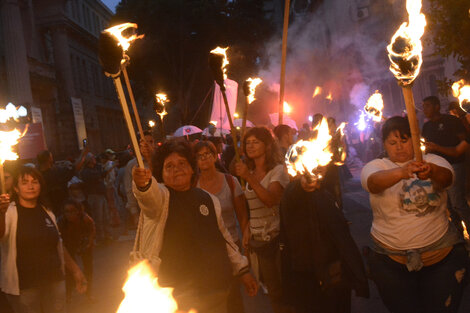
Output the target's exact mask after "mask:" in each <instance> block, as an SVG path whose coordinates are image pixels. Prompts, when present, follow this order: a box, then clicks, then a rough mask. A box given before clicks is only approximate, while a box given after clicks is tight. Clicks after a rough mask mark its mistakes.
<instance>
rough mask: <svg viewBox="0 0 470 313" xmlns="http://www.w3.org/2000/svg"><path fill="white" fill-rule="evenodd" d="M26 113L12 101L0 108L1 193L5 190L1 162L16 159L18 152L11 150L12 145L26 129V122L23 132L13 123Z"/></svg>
mask: <svg viewBox="0 0 470 313" xmlns="http://www.w3.org/2000/svg"><path fill="white" fill-rule="evenodd" d="M27 115H28V112H27V110H26V108H25V107H23V106H21V107H19V108H18V109H17V108H16V107H15V105H14V104H12V103H8V105H7V106H6V107H5V109H0V124H1V130H0V183H1V184H2V194H5V193H6V192H7V190H6V187H5V173H4V170H3V163H4V162H5V161H7V160H16V159H18V154H17V153H15V152H13V151H12V147H13V146H14V145H16V144H18V140H19V139H20V138H21V137H23V136H24V135H25V134H26V132H27V131H28V124H26V127H25V129H24V131H23V132H20V131H19V130H18V129H17V128H16V125H14V124H16V122H18V121H20V120H21V119H23V118H26V116H27ZM12 126H13V127H14V129H13V130H7V129H11V127H12Z"/></svg>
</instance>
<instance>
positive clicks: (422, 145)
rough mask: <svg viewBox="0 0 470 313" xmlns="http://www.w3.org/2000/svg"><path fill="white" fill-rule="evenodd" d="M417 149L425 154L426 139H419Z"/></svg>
mask: <svg viewBox="0 0 470 313" xmlns="http://www.w3.org/2000/svg"><path fill="white" fill-rule="evenodd" d="M419 148H420V149H421V151H422V152H423V153H426V139H424V138H423V137H421V138H420V139H419Z"/></svg>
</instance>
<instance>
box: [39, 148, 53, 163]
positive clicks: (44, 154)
mask: <svg viewBox="0 0 470 313" xmlns="http://www.w3.org/2000/svg"><path fill="white" fill-rule="evenodd" d="M51 155H52V153H51V152H50V151H49V150H43V151H41V152H39V153H38V155H37V156H36V159H37V160H38V164H44V163H46V162H48V161H49V159H50V157H51Z"/></svg>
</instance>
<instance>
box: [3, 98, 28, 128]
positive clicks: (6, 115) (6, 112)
mask: <svg viewBox="0 0 470 313" xmlns="http://www.w3.org/2000/svg"><path fill="white" fill-rule="evenodd" d="M27 115H28V110H26V108H25V107H24V106H20V107H19V108H18V109H17V108H16V106H15V105H14V104H13V103H11V102H10V103H8V104H7V105H6V107H5V109H0V123H6V122H8V121H9V120H15V121H17V120H18V119H19V118H20V117H25V116H27Z"/></svg>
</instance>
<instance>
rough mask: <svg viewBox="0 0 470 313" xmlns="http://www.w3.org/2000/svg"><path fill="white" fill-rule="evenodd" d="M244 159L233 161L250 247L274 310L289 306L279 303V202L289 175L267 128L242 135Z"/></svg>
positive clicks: (252, 129) (258, 128)
mask: <svg viewBox="0 0 470 313" xmlns="http://www.w3.org/2000/svg"><path fill="white" fill-rule="evenodd" d="M243 151H244V152H245V156H246V160H245V162H238V163H237V164H236V165H235V172H236V174H237V176H240V177H241V178H242V179H243V180H244V181H245V182H246V188H245V196H246V198H247V200H248V206H249V209H250V231H251V240H250V249H252V250H253V251H254V252H255V253H256V256H257V258H258V263H259V270H260V273H261V276H262V280H263V281H264V283H265V284H266V286H267V288H268V295H269V298H270V301H271V305H272V306H273V310H274V313H280V312H286V311H288V310H289V309H288V308H287V307H286V306H285V305H284V304H283V303H282V300H281V297H282V291H281V271H280V250H279V225H280V220H279V203H280V201H281V197H282V193H283V191H284V188H285V187H286V186H287V184H288V183H289V176H288V175H287V172H286V170H285V168H284V165H282V164H281V159H280V153H279V151H278V148H277V145H276V143H275V141H274V138H273V137H272V135H271V132H270V131H269V130H268V129H267V128H265V127H254V128H251V129H250V130H248V131H247V133H246V135H245V136H244V138H243Z"/></svg>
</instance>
